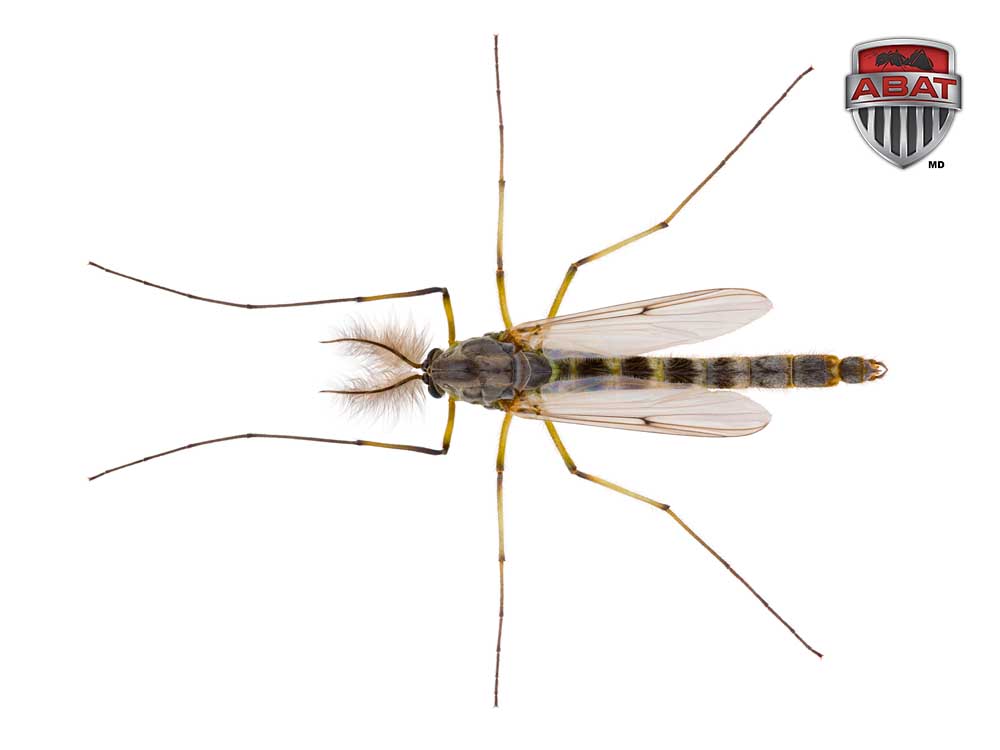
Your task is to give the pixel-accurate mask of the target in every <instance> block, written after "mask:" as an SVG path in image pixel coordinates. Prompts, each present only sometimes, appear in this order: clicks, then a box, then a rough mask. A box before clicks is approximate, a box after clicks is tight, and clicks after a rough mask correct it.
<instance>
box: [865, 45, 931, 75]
mask: <svg viewBox="0 0 1000 750" xmlns="http://www.w3.org/2000/svg"><path fill="white" fill-rule="evenodd" d="M875 64H876V65H881V66H882V69H883V70H884V69H885V66H887V65H892V66H893V67H896V68H917V69H918V70H927V71H930V70H934V63H932V62H931V59H930V58H929V57H927V53H926V52H925V51H924V50H923V48H921V49H918V50H914V52H913V54H912V55H910V56H909V57H903V54H902V53H901V52H900V51H899V50H893V51H892V52H879V53H878V57H876V58H875Z"/></svg>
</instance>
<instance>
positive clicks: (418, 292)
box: [88, 261, 455, 346]
mask: <svg viewBox="0 0 1000 750" xmlns="http://www.w3.org/2000/svg"><path fill="white" fill-rule="evenodd" d="M88 265H91V266H93V267H94V268H99V269H101V270H102V271H106V272H107V273H110V274H111V275H113V276H120V277H121V278H123V279H128V280H129V281H135V282H137V283H139V284H145V285H146V286H151V287H153V288H154V289H161V290H163V291H164V292H170V293H171V294H177V295H180V296H181V297H187V298H188V299H194V300H198V301H200V302H211V303H212V304H213V305H226V306H227V307H242V308H243V309H245V310H264V309H269V308H277V307H309V306H312V305H335V304H337V303H338V302H375V301H377V300H382V299H402V298H404V297H422V296H423V295H425V294H437V293H438V292H440V293H441V301H442V303H443V304H444V315H445V318H447V320H448V345H449V346H450V345H451V344H454V343H455V315H454V313H453V312H452V309H451V295H450V294H448V290H447V288H445V287H443V286H430V287H427V288H426V289H415V290H413V291H412V292H391V293H389V294H373V295H371V296H368V297H340V298H338V299H317V300H308V301H306V302H279V303H274V304H268V305H254V304H248V303H244V302H227V301H226V300H221V299H212V298H211V297H201V296H199V295H197V294H189V293H188V292H181V291H178V290H177V289H171V288H170V287H168V286H162V285H160V284H154V283H153V282H151V281H145V280H144V279H139V278H136V277H135V276H129V275H128V274H125V273H121V272H119V271H113V270H111V269H110V268H105V267H104V266H101V265H98V264H97V263H94V262H93V261H91V262H90V263H89V264H88Z"/></svg>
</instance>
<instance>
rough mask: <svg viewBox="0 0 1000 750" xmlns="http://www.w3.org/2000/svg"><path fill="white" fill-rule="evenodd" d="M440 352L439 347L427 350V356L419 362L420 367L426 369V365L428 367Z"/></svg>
mask: <svg viewBox="0 0 1000 750" xmlns="http://www.w3.org/2000/svg"><path fill="white" fill-rule="evenodd" d="M440 353H441V350H440V349H431V350H430V351H429V352H427V356H426V357H425V358H424V361H423V364H421V365H420V367H421V368H422V369H424V370H426V369H427V368H428V367H430V365H431V362H433V361H434V360H435V359H437V357H438V355H439V354H440Z"/></svg>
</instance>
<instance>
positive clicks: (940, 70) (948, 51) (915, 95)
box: [847, 39, 962, 167]
mask: <svg viewBox="0 0 1000 750" xmlns="http://www.w3.org/2000/svg"><path fill="white" fill-rule="evenodd" d="M851 66H852V73H851V75H849V76H847V109H848V111H850V113H851V116H852V117H853V118H854V124H855V125H857V126H858V132H860V133H861V137H862V138H864V139H865V142H866V143H867V144H868V145H869V146H871V147H872V150H874V151H875V153H877V154H878V155H879V156H881V157H883V158H884V159H886V160H888V161H890V162H892V163H893V164H895V165H896V166H897V167H908V166H910V165H911V164H913V163H914V162H916V161H918V160H920V159H922V158H923V157H925V156H927V154H929V153H930V152H931V151H933V150H934V149H935V148H937V146H938V144H939V143H941V141H942V140H944V137H945V135H947V133H948V130H950V129H951V123H952V121H953V120H954V119H955V112H957V111H958V110H960V109H961V108H962V90H961V86H962V81H961V78H960V77H959V76H958V75H956V74H955V48H954V47H952V46H951V45H950V44H945V43H944V42H935V41H932V40H930V39H876V40H874V41H871V42H865V43H864V44H859V45H857V46H856V47H855V48H854V50H853V51H852V52H851Z"/></svg>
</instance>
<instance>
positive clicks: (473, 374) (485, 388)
mask: <svg viewBox="0 0 1000 750" xmlns="http://www.w3.org/2000/svg"><path fill="white" fill-rule="evenodd" d="M426 370H427V379H428V380H429V381H430V382H428V387H430V389H431V393H432V395H434V390H435V389H436V390H437V391H438V392H439V393H438V395H440V394H444V393H447V394H448V395H449V396H452V397H454V398H456V399H459V400H460V401H466V402H468V403H470V404H481V405H483V406H493V405H495V404H496V402H498V401H504V400H508V399H512V398H514V397H515V396H516V395H517V394H518V393H521V392H522V391H525V390H531V389H534V388H538V387H539V386H541V385H542V384H544V383H547V382H548V381H549V379H550V377H551V375H552V370H551V367H550V366H549V363H548V360H546V358H545V357H544V356H542V355H541V354H538V353H536V352H530V351H521V350H519V349H518V348H517V347H516V346H515V345H514V344H510V343H507V342H502V341H497V340H496V339H495V338H491V337H489V336H480V337H478V338H474V339H466V340H465V341H459V342H458V343H457V344H454V345H453V346H451V347H449V348H448V349H446V350H445V351H442V352H440V353H439V354H437V355H436V356H434V357H433V358H432V359H431V361H430V362H429V363H427V366H426Z"/></svg>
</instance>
